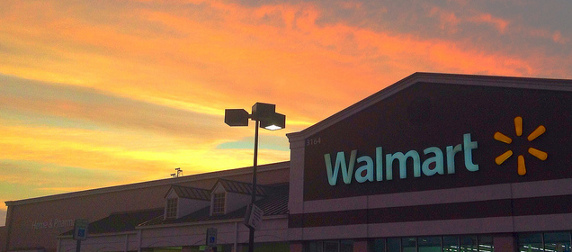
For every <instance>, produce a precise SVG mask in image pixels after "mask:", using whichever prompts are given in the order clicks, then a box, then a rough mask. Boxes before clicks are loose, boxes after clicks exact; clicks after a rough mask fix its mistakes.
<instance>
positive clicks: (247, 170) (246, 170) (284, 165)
mask: <svg viewBox="0 0 572 252" xmlns="http://www.w3.org/2000/svg"><path fill="white" fill-rule="evenodd" d="M289 168H290V161H284V162H277V163H272V164H264V165H259V166H258V172H265V171H274V170H281V169H289ZM245 174H252V166H250V167H241V168H235V169H229V170H223V171H216V172H209V173H201V174H195V175H188V176H181V177H178V178H166V179H159V180H152V181H145V182H138V183H133V184H126V185H116V186H109V187H102V188H96V189H89V190H84V191H78V192H70V193H62V194H54V195H48V196H42V197H36V198H29V199H22V200H14V201H5V204H6V206H18V205H25V204H34V203H39V202H49V201H55V200H63V199H70V198H76V197H85V196H91V195H97V194H104V193H112V192H121V191H128V190H137V189H142V188H149V187H154V186H166V185H173V184H181V183H188V182H193V181H200V180H206V179H217V178H220V177H231V176H237V175H245Z"/></svg>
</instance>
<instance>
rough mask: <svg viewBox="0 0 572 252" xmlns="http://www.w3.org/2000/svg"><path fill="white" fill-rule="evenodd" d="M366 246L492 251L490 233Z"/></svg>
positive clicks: (375, 249)
mask: <svg viewBox="0 0 572 252" xmlns="http://www.w3.org/2000/svg"><path fill="white" fill-rule="evenodd" d="M560 243H562V242H560ZM555 246H556V245H555ZM568 247H569V245H568ZM368 248H369V251H370V252H461V251H462V252H494V246H493V237H492V236H491V235H479V236H476V235H465V236H456V235H455V236H454V235H451V236H422V237H402V238H387V239H383V238H378V239H372V240H369V243H368ZM547 252H548V251H547ZM550 252H560V251H550ZM562 252H571V251H562Z"/></svg>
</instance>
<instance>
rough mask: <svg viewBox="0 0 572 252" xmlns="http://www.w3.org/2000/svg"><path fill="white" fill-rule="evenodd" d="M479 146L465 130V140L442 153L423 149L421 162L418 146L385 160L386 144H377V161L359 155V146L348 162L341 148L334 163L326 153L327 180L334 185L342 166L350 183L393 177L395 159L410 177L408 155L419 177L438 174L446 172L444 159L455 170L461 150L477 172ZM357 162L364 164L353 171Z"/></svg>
mask: <svg viewBox="0 0 572 252" xmlns="http://www.w3.org/2000/svg"><path fill="white" fill-rule="evenodd" d="M477 148H478V143H477V142H476V141H472V140H471V134H470V133H466V134H464V135H463V143H462V144H457V145H455V146H446V147H445V149H444V150H445V154H443V151H442V150H441V149H440V148H438V147H429V148H426V149H424V150H423V154H424V155H425V156H427V157H426V158H425V160H424V161H423V163H421V157H420V155H419V153H418V152H417V151H415V150H410V151H407V152H406V153H405V154H404V153H402V152H396V153H393V154H391V153H389V154H386V155H385V163H384V162H383V158H384V155H383V148H382V147H381V146H380V147H377V148H375V162H374V159H373V158H372V157H370V156H367V155H364V156H359V157H357V153H358V151H357V150H352V151H351V152H350V157H349V162H346V153H345V152H343V151H340V152H338V153H337V154H336V159H335V161H334V162H335V163H334V165H333V166H332V158H331V155H330V154H329V153H328V154H325V155H324V160H325V164H326V172H327V176H328V183H329V184H330V185H331V186H335V185H336V184H337V182H338V174H339V173H340V170H341V176H342V181H343V182H344V184H350V183H351V182H352V179H354V180H355V181H356V182H358V183H364V182H366V181H369V182H374V181H383V180H384V179H385V180H393V163H394V162H398V167H399V178H400V179H405V178H407V160H408V159H411V160H412V161H413V167H412V168H413V176H414V177H416V178H418V177H421V174H422V173H423V175H425V176H428V177H430V176H433V175H435V174H440V175H444V174H445V162H446V166H447V170H446V172H447V174H454V173H455V155H456V154H457V153H460V152H462V153H463V157H464V164H465V169H467V170H468V171H471V172H475V171H478V170H479V165H478V164H475V163H474V162H473V150H475V149H477ZM356 162H357V164H358V165H361V166H360V167H358V168H357V169H355V173H354V168H355V166H356ZM384 164H385V167H384ZM384 168H385V169H384ZM384 170H385V173H384ZM364 174H365V175H364ZM374 175H375V177H374ZM384 175H385V178H384Z"/></svg>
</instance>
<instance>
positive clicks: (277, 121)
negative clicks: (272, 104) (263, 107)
mask: <svg viewBox="0 0 572 252" xmlns="http://www.w3.org/2000/svg"><path fill="white" fill-rule="evenodd" d="M260 127H262V128H265V129H267V130H279V129H283V128H285V127H286V116H285V115H283V114H280V113H274V114H273V115H271V116H270V117H267V118H265V119H264V120H262V121H260Z"/></svg>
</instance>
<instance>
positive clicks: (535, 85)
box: [286, 72, 572, 142]
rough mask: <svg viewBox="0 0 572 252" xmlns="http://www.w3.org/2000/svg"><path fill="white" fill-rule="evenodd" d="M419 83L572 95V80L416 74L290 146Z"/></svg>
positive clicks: (294, 136) (291, 135) (292, 135)
mask: <svg viewBox="0 0 572 252" xmlns="http://www.w3.org/2000/svg"><path fill="white" fill-rule="evenodd" d="M419 82H424V83H440V84H451V85H470V86H489V87H508V88H524V89H540V90H555V91H567V92H572V80H570V79H550V78H535V77H512V76H495V75H470V74H449V73H431V72H415V73H413V74H411V75H409V76H407V77H405V78H403V79H401V80H399V81H397V82H396V83H394V84H391V85H389V86H387V87H386V88H384V89H382V90H380V91H378V92H376V93H374V94H372V95H370V96H368V97H366V98H364V99H362V100H361V101H358V102H356V103H354V104H353V105H350V106H349V107H347V108H345V109H343V110H341V111H339V112H337V113H335V114H333V115H331V116H330V117H327V118H326V119H324V120H322V121H320V122H318V123H316V124H314V125H312V126H310V127H308V128H306V129H304V130H302V131H299V132H292V133H288V134H286V136H287V137H288V139H289V140H290V142H294V141H299V140H301V139H303V138H306V137H308V136H310V135H312V134H315V133H317V132H319V131H321V130H323V129H325V128H327V127H329V126H331V125H333V124H335V123H337V122H340V121H342V120H344V119H346V118H347V117H349V116H351V115H353V114H355V113H358V112H360V111H362V110H364V109H366V108H368V107H369V106H371V105H373V104H375V103H377V102H379V101H381V100H384V99H386V98H387V97H389V96H392V95H393V94H395V93H397V92H399V91H402V90H404V89H406V88H408V87H410V86H412V85H413V84H415V83H419Z"/></svg>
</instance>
